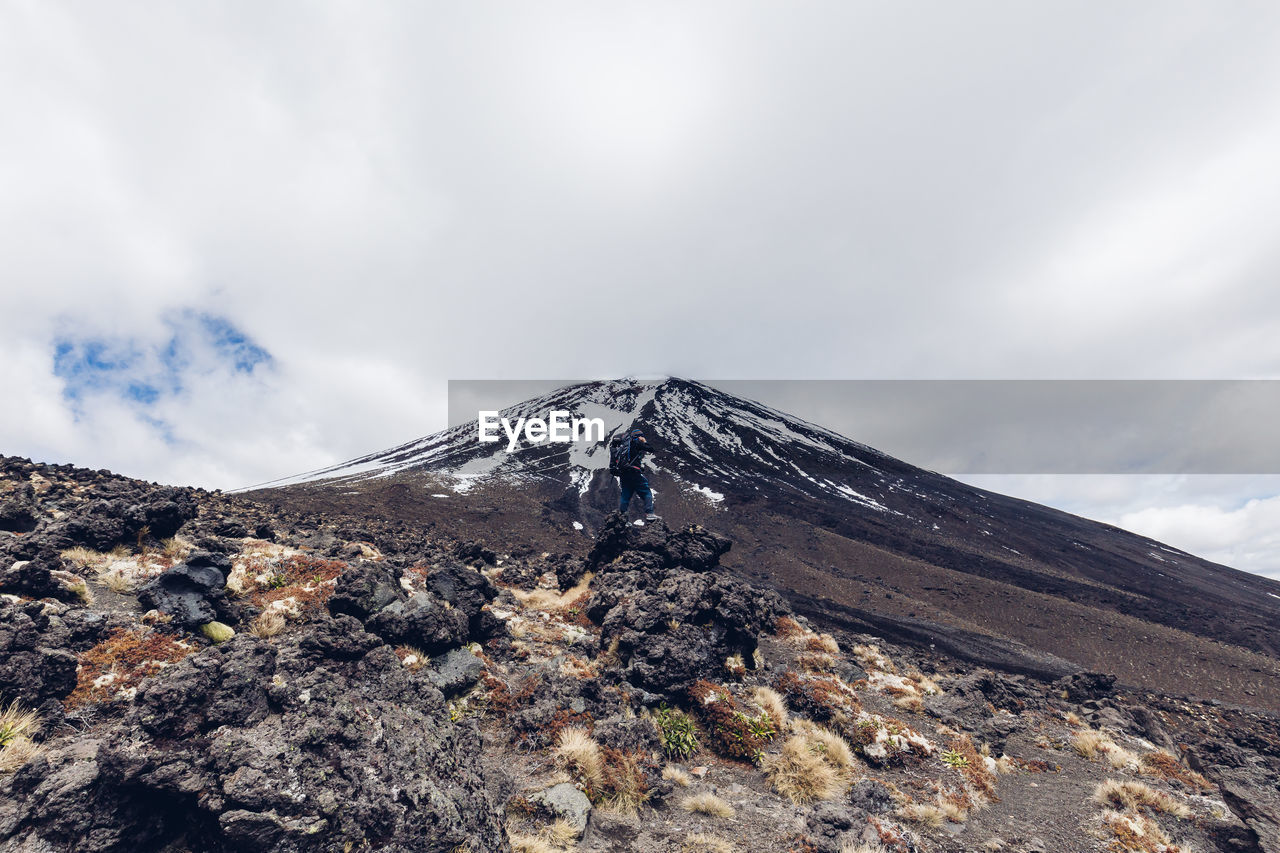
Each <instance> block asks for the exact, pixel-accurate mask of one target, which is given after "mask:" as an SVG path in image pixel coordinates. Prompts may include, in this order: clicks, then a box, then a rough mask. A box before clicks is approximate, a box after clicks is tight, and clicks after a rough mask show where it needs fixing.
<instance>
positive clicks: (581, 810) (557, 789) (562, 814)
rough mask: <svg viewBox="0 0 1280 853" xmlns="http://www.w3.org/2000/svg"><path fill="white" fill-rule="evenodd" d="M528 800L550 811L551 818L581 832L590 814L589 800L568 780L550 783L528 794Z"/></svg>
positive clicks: (584, 828)
mask: <svg viewBox="0 0 1280 853" xmlns="http://www.w3.org/2000/svg"><path fill="white" fill-rule="evenodd" d="M529 802H531V803H533V804H534V805H535V806H538V807H540V808H542V809H544V810H545V811H546V812H548V813H550V815H551V818H552V819H553V820H554V819H557V818H558V819H560V820H563V821H565V822H567V823H568V824H569V825H570V826H572V827H573V828H574V829H576V830H578V833H579V834H581V833H582V832H584V831H585V830H586V828H587V818H588V817H590V815H591V800H589V799H587V795H586V794H584V793H582V791H580V790H578V789H577V788H576V787H574V786H573V785H571V784H570V783H568V782H561V783H560V784H559V785H552V786H551V787H550V788H544V789H543V790H541V791H535V792H534V793H532V794H530V795H529Z"/></svg>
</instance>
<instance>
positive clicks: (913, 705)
mask: <svg viewBox="0 0 1280 853" xmlns="http://www.w3.org/2000/svg"><path fill="white" fill-rule="evenodd" d="M893 707H895V708H899V709H901V710H903V711H907V712H909V713H912V714H923V713H924V700H923V699H921V698H920V697H919V696H914V695H906V696H899V697H898V698H897V699H894V700H893Z"/></svg>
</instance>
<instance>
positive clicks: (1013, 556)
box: [254, 379, 1280, 707]
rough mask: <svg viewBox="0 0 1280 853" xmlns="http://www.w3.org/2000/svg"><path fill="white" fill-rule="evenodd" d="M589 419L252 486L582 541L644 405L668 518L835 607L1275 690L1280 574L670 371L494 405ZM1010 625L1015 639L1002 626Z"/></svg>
mask: <svg viewBox="0 0 1280 853" xmlns="http://www.w3.org/2000/svg"><path fill="white" fill-rule="evenodd" d="M552 410H561V411H568V412H571V413H572V414H573V415H574V416H580V417H598V418H601V419H602V420H603V421H604V422H605V425H606V431H607V435H606V441H604V442H598V443H590V444H588V443H578V444H569V445H565V444H551V443H543V444H540V445H533V446H528V445H525V444H521V445H520V446H518V447H517V449H516V450H515V451H514V452H508V451H507V449H506V441H505V440H503V441H502V442H499V443H497V444H481V443H480V442H479V441H478V440H477V432H476V424H475V423H474V422H472V423H471V424H464V425H461V426H458V427H454V428H452V429H449V430H446V431H444V432H440V433H436V434H434V435H431V436H427V437H425V438H422V439H419V440H417V441H413V442H410V443H408V444H405V445H402V446H400V447H396V448H393V449H391V450H388V451H385V452H381V453H376V454H372V455H370V456H366V457H363V458H360V459H356V460H353V461H352V462H349V463H345V464H343V465H339V466H335V467H333V468H329V469H325V470H322V471H316V472H312V473H310V474H308V475H303V476H301V477H295V478H290V479H288V480H284V481H278V482H276V483H273V484H267V486H264V487H261V488H259V489H257V490H255V492H254V494H255V495H256V496H257V497H258V498H260V499H262V500H267V501H271V502H275V503H278V504H280V505H282V506H299V507H307V508H310V509H315V510H324V511H334V510H338V509H341V510H342V511H345V512H350V513H354V514H357V515H359V514H361V513H372V514H375V515H382V514H386V515H389V516H390V517H393V518H401V519H404V520H407V521H423V522H425V523H428V524H430V523H433V522H434V523H443V522H444V521H445V520H446V519H447V520H448V523H449V524H450V525H451V526H452V527H453V529H456V530H466V531H467V532H468V533H469V535H472V536H479V537H482V538H488V537H491V536H494V535H501V536H504V537H512V538H515V539H520V540H523V541H529V542H531V543H536V544H537V545H538V546H539V547H543V548H547V549H549V550H552V551H564V550H569V551H573V550H580V549H582V548H584V547H585V546H586V545H587V544H589V536H590V534H591V532H592V531H594V530H596V529H598V526H599V524H600V523H601V521H602V519H603V518H604V516H605V514H606V513H607V512H608V511H609V510H610V509H612V508H613V507H615V506H616V501H617V486H616V481H615V480H614V479H613V478H612V477H609V476H608V474H607V472H606V471H605V470H604V469H605V467H606V458H607V455H606V454H607V440H608V438H609V437H610V436H612V435H614V434H616V433H617V432H618V431H620V430H623V429H626V428H629V427H630V426H632V425H633V424H638V425H641V426H643V427H644V428H645V429H646V431H647V434H648V435H649V437H650V441H651V443H653V444H654V445H655V447H656V449H657V453H656V454H655V455H654V456H652V457H649V458H648V459H647V460H646V465H647V467H648V468H649V477H650V480H651V482H652V483H653V484H654V487H655V490H656V491H657V493H658V501H659V504H660V507H659V510H660V512H661V513H662V514H663V516H664V517H665V518H666V519H668V520H669V521H672V522H676V523H685V522H691V521H696V522H699V523H702V524H705V525H706V526H707V527H708V528H710V529H713V530H716V531H719V532H721V533H724V534H727V535H729V536H731V537H732V538H734V539H735V541H737V542H738V543H739V547H738V549H736V550H735V553H734V554H733V555H732V556H731V558H729V559H728V562H729V563H730V565H731V566H732V567H733V568H735V569H737V570H739V571H740V572H741V573H742V574H743V575H744V576H745V577H750V578H752V579H755V580H761V581H767V582H768V583H769V584H770V585H772V586H774V587H776V588H778V589H780V590H782V591H783V592H785V593H786V594H787V595H788V596H789V597H790V598H791V600H792V601H793V602H794V603H795V604H796V606H797V607H799V608H800V609H801V610H802V611H804V612H806V613H808V614H810V615H811V616H814V617H815V618H818V619H819V620H822V621H823V623H824V624H828V625H836V624H840V625H846V626H850V627H860V628H863V629H874V630H876V631H878V632H880V633H882V634H884V633H887V634H890V635H892V636H895V637H897V638H899V639H901V640H903V641H910V642H917V643H925V644H938V643H943V644H949V645H950V647H951V648H952V649H953V651H955V652H956V653H959V654H966V653H967V654H970V655H971V656H972V657H973V658H974V659H975V660H977V661H979V662H983V663H987V664H991V665H1001V666H1004V667H1005V668H1007V669H1011V670H1013V671H1020V672H1027V673H1032V674H1045V675H1052V674H1058V675H1060V674H1063V673H1065V672H1067V671H1070V669H1072V668H1073V667H1085V668H1091V669H1099V670H1104V671H1109V672H1115V673H1116V674H1118V675H1119V676H1120V678H1121V680H1122V681H1123V682H1124V683H1127V684H1131V685H1136V686H1149V687H1153V688H1159V689H1164V690H1175V691H1180V692H1183V693H1188V694H1196V695H1205V696H1214V697H1218V698H1222V699H1227V700H1232V701H1240V702H1245V703H1249V704H1263V705H1270V706H1272V707H1274V706H1276V705H1278V704H1280V665H1278V664H1277V655H1278V654H1280V583H1276V582H1274V581H1271V580H1268V579H1265V578H1261V577H1257V576H1254V575H1250V574H1247V573H1244V572H1240V571H1237V570H1234V569H1231V568H1228V567H1226V566H1221V565H1217V564H1214V563H1210V562H1208V561H1206V560H1202V559H1200V558H1197V557H1195V556H1193V555H1190V554H1187V553H1185V552H1183V551H1180V550H1178V549H1175V548H1171V547H1169V546H1167V545H1163V544H1161V543H1159V542H1156V541H1153V540H1151V539H1148V538H1145V537H1142V536H1138V535H1135V534H1132V533H1129V532H1126V531H1123V530H1120V529H1117V528H1115V527H1112V526H1109V525H1105V524H1100V523H1097V522H1093V521H1088V520H1086V519H1082V518H1079V517H1076V516H1072V515H1070V514H1067V513H1063V512H1060V511H1057V510H1053V509H1050V508H1047V507H1044V506H1040V505H1037V504H1033V503H1030V502H1027V501H1022V500H1018V499H1015V498H1010V497H1007V496H1004V495H999V494H995V493H992V492H987V491H983V490H981V489H976V488H973V487H970V486H967V485H965V484H963V483H960V482H958V481H956V480H953V479H950V478H947V477H944V476H942V475H939V474H936V473H934V472H930V471H926V470H923V469H920V468H916V467H914V466H912V465H909V464H907V463H905V462H902V461H900V460H897V459H894V458H893V457H890V456H888V455H886V454H884V453H881V452H879V451H876V450H874V449H872V448H870V447H867V446H866V445H863V444H859V443H858V442H855V441H852V440H850V439H848V438H845V437H843V436H841V435H838V434H836V433H833V432H831V431H830V430H826V429H823V428H822V427H819V426H815V425H813V424H809V423H806V422H804V421H801V420H799V419H797V418H793V417H790V416H788V415H786V414H785V413H783V412H779V411H777V410H775V409H772V408H770V407H768V406H764V405H761V404H758V403H755V402H752V401H750V400H745V399H742V398H739V397H734V396H732V395H729V394H725V393H723V392H721V391H718V390H716V389H714V388H711V387H709V386H707V385H704V384H701V383H696V382H690V381H685V380H680V379H668V380H664V381H660V382H642V381H630V380H621V381H612V382H593V383H586V384H582V385H575V386H571V387H567V388H564V389H561V390H559V391H556V392H554V393H551V394H548V395H545V396H542V397H537V398H534V399H531V400H528V401H525V402H523V403H520V404H518V405H515V406H512V407H510V408H509V409H507V410H504V411H503V413H502V414H503V415H504V416H505V417H507V418H509V419H511V420H512V421H513V422H514V421H515V419H516V418H518V417H521V416H524V417H531V416H535V415H536V416H541V417H546V416H547V414H548V413H549V412H550V411H552ZM1000 641H1010V642H1000Z"/></svg>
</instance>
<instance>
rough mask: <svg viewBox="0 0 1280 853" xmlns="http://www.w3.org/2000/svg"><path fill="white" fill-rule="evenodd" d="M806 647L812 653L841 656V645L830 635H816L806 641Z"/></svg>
mask: <svg viewBox="0 0 1280 853" xmlns="http://www.w3.org/2000/svg"><path fill="white" fill-rule="evenodd" d="M805 646H806V648H808V649H809V651H811V652H826V653H827V654H829V655H838V654H840V644H839V643H837V642H836V638H835V637H833V636H831V635H830V634H815V635H813V636H811V637H809V638H808V639H807V640H806V641H805Z"/></svg>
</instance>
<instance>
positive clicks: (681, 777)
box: [662, 764, 693, 788]
mask: <svg viewBox="0 0 1280 853" xmlns="http://www.w3.org/2000/svg"><path fill="white" fill-rule="evenodd" d="M662 778H663V779H665V780H667V781H668V782H675V783H676V784H677V785H679V786H680V787H681V788H688V787H689V786H690V785H692V784H693V777H692V776H690V775H689V774H688V773H686V772H684V770H682V769H680V768H679V767H676V766H675V765H674V764H668V765H667V766H666V767H664V768H662Z"/></svg>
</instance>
